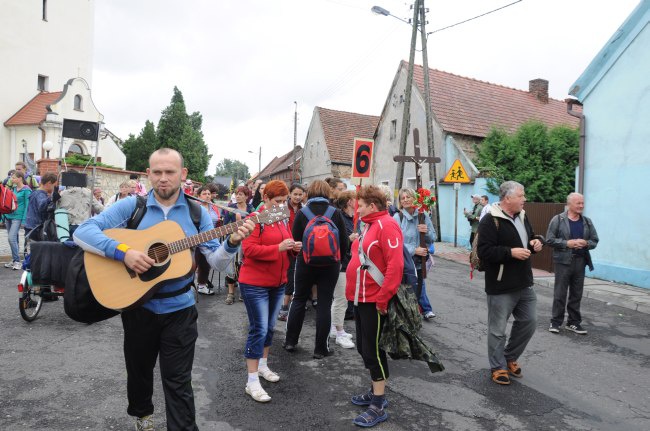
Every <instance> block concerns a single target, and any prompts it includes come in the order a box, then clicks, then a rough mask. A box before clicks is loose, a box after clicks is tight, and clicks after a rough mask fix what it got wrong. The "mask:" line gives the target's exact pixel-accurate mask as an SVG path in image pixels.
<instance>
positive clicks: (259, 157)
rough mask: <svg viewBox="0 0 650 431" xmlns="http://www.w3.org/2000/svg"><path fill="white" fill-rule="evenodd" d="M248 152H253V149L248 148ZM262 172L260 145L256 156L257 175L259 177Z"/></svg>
mask: <svg viewBox="0 0 650 431" xmlns="http://www.w3.org/2000/svg"><path fill="white" fill-rule="evenodd" d="M248 152H249V153H251V154H255V151H251V150H248ZM261 172H262V147H261V146H260V151H259V153H258V157H257V177H258V178H259V176H260V173H261Z"/></svg>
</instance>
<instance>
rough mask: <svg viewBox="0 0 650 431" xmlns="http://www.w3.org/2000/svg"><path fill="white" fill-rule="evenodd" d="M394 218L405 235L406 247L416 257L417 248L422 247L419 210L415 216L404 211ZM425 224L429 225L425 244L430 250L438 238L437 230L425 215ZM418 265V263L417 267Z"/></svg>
mask: <svg viewBox="0 0 650 431" xmlns="http://www.w3.org/2000/svg"><path fill="white" fill-rule="evenodd" d="M400 213H401V214H402V217H401V218H402V220H400ZM393 218H394V219H395V221H397V224H399V226H400V228H401V229H402V233H403V234H404V247H406V249H407V250H408V251H409V253H410V254H411V256H415V248H416V247H419V246H420V232H418V212H417V210H416V211H415V212H414V213H413V215H411V214H409V212H408V211H406V210H405V209H402V210H401V211H400V212H398V213H396V214H395V215H394V216H393ZM424 224H426V225H427V233H425V234H424V242H425V243H426V248H429V246H430V245H431V244H433V241H434V240H435V237H436V229H435V228H434V227H433V223H431V218H430V217H429V216H428V215H427V214H426V213H425V214H424ZM419 260H420V259H417V260H416V262H418V263H419ZM418 263H416V265H417V266H420V265H418Z"/></svg>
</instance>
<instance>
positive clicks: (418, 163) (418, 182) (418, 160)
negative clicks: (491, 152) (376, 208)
mask: <svg viewBox="0 0 650 431" xmlns="http://www.w3.org/2000/svg"><path fill="white" fill-rule="evenodd" d="M413 146H414V147H415V149H414V153H415V155H414V156H395V157H393V160H394V161H396V162H402V163H406V162H412V163H415V187H416V191H417V190H418V189H420V188H422V173H421V169H422V164H423V163H440V157H429V156H421V155H420V131H419V130H418V129H413ZM436 198H437V196H436ZM398 199H399V196H398ZM418 224H424V213H421V212H418ZM420 247H425V248H426V242H425V240H424V233H423V232H420ZM420 258H421V259H422V264H421V265H420V271H419V272H418V292H416V293H417V297H418V299H419V298H420V293H421V292H422V282H423V280H424V279H425V278H426V277H427V274H426V270H427V266H426V263H427V258H426V257H425V256H420Z"/></svg>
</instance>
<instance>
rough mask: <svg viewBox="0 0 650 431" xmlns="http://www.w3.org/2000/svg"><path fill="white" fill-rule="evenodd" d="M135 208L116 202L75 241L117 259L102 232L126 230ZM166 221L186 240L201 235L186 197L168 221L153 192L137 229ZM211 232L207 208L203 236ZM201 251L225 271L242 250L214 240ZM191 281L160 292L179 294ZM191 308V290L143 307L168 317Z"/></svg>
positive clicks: (128, 200) (172, 284) (130, 203)
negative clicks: (176, 292)
mask: <svg viewBox="0 0 650 431" xmlns="http://www.w3.org/2000/svg"><path fill="white" fill-rule="evenodd" d="M135 204H136V198H135V197H128V198H125V199H120V200H119V201H117V202H115V204H113V205H111V206H110V207H109V208H107V209H106V210H105V211H104V212H102V213H101V214H98V215H96V216H95V217H93V218H90V219H88V220H86V221H85V222H83V224H81V225H80V226H79V227H78V228H77V230H75V232H74V241H75V242H76V243H77V244H79V246H80V247H81V248H82V249H84V250H85V251H89V252H91V253H95V254H98V255H100V256H104V257H110V258H114V256H115V250H116V248H117V246H118V245H119V243H118V242H117V241H116V240H114V239H112V238H109V237H107V236H106V235H104V233H103V232H102V231H104V230H105V229H112V228H125V227H126V224H127V221H128V220H129V218H130V217H131V215H132V214H133V210H134V209H135ZM164 220H172V221H175V222H176V223H178V224H179V225H180V226H181V228H182V229H183V231H184V232H185V235H186V236H191V235H195V234H197V233H198V232H197V230H196V226H194V223H192V218H191V216H190V212H189V206H188V204H187V200H186V199H185V195H184V194H183V193H180V195H179V197H178V200H177V201H176V203H175V204H174V206H173V207H172V208H171V209H170V210H169V212H168V213H167V216H166V217H165V214H164V212H163V210H162V208H161V207H160V206H159V205H158V202H157V201H156V199H155V198H154V196H153V192H151V191H150V192H149V193H148V197H147V212H146V213H145V215H144V217H143V218H142V221H141V222H140V225H139V226H138V228H137V229H138V230H143V229H147V228H149V227H151V226H153V225H156V224H158V223H160V222H162V221H164ZM212 228H213V226H212V220H211V219H210V216H209V215H208V212H207V211H206V210H205V208H202V210H201V232H205V231H208V230H210V229H212ZM127 245H128V244H127ZM199 249H200V250H201V252H202V253H203V255H204V256H205V257H206V259H207V261H208V263H209V264H210V266H211V267H213V268H215V269H216V270H219V271H222V270H225V269H226V267H227V266H228V264H229V263H230V262H231V261H232V259H233V258H234V257H235V253H237V251H238V250H239V247H230V246H228V242H227V241H226V242H225V243H224V244H221V243H220V242H219V241H218V240H216V239H214V240H211V241H208V242H205V243H203V244H201V245H200V246H199ZM192 278H193V274H192V275H189V276H188V277H187V278H184V279H181V280H175V281H169V282H168V283H167V284H165V285H163V286H162V287H161V288H160V289H159V290H158V292H160V293H163V292H173V291H175V290H179V289H181V288H183V287H184V286H186V285H187V284H188V283H190V282H191V281H192ZM192 305H194V293H193V292H192V290H190V291H188V292H185V293H184V294H182V295H178V296H174V297H171V298H161V299H150V300H149V301H147V302H146V303H144V305H143V307H144V308H146V309H147V310H149V311H151V312H153V313H156V314H165V313H171V312H174V311H178V310H182V309H184V308H187V307H190V306H192Z"/></svg>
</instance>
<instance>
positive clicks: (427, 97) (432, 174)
mask: <svg viewBox="0 0 650 431" xmlns="http://www.w3.org/2000/svg"><path fill="white" fill-rule="evenodd" d="M425 24H426V16H425V10H424V0H420V35H421V36H422V69H423V70H424V105H425V109H426V111H425V112H426V114H425V116H426V119H427V149H428V150H429V156H430V157H433V158H435V157H436V148H435V145H434V142H433V113H432V112H431V84H430V82H429V59H428V54H427V32H426V31H425ZM429 180H430V181H432V182H433V194H434V195H435V197H436V200H437V199H438V171H437V169H436V163H429ZM439 208H440V206H439V205H437V206H436V207H434V208H433V210H434V211H435V213H436V217H435V220H434V226H435V228H436V241H437V240H439V239H440V211H438V209H439Z"/></svg>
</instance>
